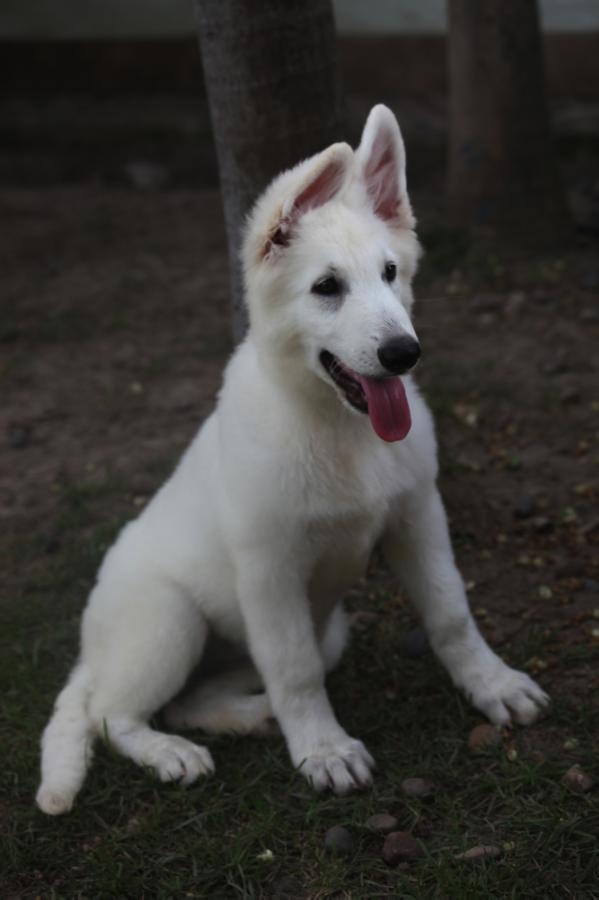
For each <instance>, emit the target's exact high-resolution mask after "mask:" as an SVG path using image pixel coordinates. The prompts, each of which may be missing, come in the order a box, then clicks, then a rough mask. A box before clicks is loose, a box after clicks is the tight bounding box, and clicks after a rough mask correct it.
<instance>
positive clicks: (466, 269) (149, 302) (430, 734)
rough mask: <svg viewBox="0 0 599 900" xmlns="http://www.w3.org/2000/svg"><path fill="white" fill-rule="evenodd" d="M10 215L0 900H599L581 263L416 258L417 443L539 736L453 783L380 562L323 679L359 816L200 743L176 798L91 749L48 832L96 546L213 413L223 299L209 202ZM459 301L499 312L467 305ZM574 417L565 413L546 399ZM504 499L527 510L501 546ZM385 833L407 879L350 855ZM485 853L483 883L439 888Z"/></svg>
mask: <svg viewBox="0 0 599 900" xmlns="http://www.w3.org/2000/svg"><path fill="white" fill-rule="evenodd" d="M57 198H58V199H57ZM0 199H1V198H0ZM8 202H9V208H11V209H12V208H13V207H16V209H17V211H18V210H22V212H23V215H22V216H21V217H20V218H19V216H14V223H15V224H14V228H12V229H8V230H7V234H6V239H7V240H8V241H9V245H8V250H7V259H8V260H10V261H11V266H12V268H11V269H10V271H8V270H7V273H6V282H7V286H8V290H7V296H10V297H11V298H12V299H11V304H10V305H11V310H10V315H9V318H7V321H6V322H5V323H1V324H0V341H1V342H2V345H3V349H4V350H5V351H6V353H5V355H6V358H7V361H6V364H3V366H2V367H0V387H1V388H2V392H3V393H2V396H3V402H4V403H5V405H6V417H7V421H8V423H9V425H11V424H12V426H13V429H14V428H16V429H17V432H18V431H19V429H21V438H20V439H19V440H17V441H16V442H13V444H12V445H11V444H10V442H9V441H8V439H6V440H5V441H4V442H3V443H2V442H0V462H2V464H3V472H4V471H7V472H8V473H14V474H13V475H12V477H10V476H9V477H7V478H6V479H5V478H4V475H3V479H2V481H0V512H1V513H2V515H3V516H4V518H3V519H2V522H3V524H4V523H6V527H5V528H3V529H2V530H1V531H0V566H1V568H2V573H3V585H2V596H1V597H0V687H1V689H0V745H1V746H2V749H3V751H4V765H3V767H2V770H1V771H0V873H1V879H0V880H1V884H2V890H1V893H2V896H3V897H9V898H17V897H19V898H29V897H31V898H33V897H41V898H44V900H45V898H71V897H113V896H115V897H135V898H137V897H144V896H145V897H164V898H171V897H174V896H176V897H179V896H190V897H198V898H207V897H209V898H221V897H222V898H227V900H228V898H235V897H239V898H271V897H272V898H274V897H293V898H302V897H306V898H307V897H310V898H329V897H330V898H333V897H334V898H352V900H353V898H355V900H362V898H384V897H390V898H391V897H392V898H397V897H401V898H422V897H439V898H455V900H471V898H476V900H478V898H481V900H487V898H515V900H516V898H517V900H520V898H524V897H525V898H534V897H538V898H543V900H545V898H555V900H568V898H572V900H592V898H598V897H599V890H598V888H597V884H599V855H598V854H597V852H596V843H597V835H598V834H599V806H598V800H597V788H596V787H595V789H594V790H592V791H590V792H589V793H587V794H584V795H575V794H572V793H569V792H568V791H567V790H566V789H565V788H564V787H563V786H562V785H561V783H560V782H561V777H562V775H563V774H564V772H565V771H566V770H567V769H568V768H569V767H570V766H572V765H573V764H575V763H578V764H579V765H581V766H582V768H583V769H585V770H586V771H588V772H589V774H591V775H592V776H594V777H595V780H596V782H597V780H598V775H599V772H598V759H597V747H598V745H599V703H598V697H599V675H598V670H599V641H598V640H597V639H595V638H594V637H593V631H594V629H595V628H596V627H598V626H599V621H598V620H597V619H596V618H595V617H594V616H595V610H596V609H597V608H599V595H598V589H597V585H598V584H599V528H598V527H597V526H596V517H597V511H596V510H597V505H596V504H597V496H598V491H599V488H598V487H597V460H598V459H599V457H598V455H597V453H598V446H599V445H598V443H597V440H598V435H599V432H598V430H597V429H598V421H599V419H598V415H599V405H598V403H597V396H596V371H595V370H594V368H593V366H594V365H596V364H595V363H594V360H596V347H597V340H598V335H597V320H596V318H593V316H594V310H595V307H596V298H595V296H594V294H592V293H591V291H590V290H589V289H588V287H585V285H588V284H589V283H590V282H592V276H593V274H594V272H595V271H596V265H597V263H596V259H597V256H596V247H592V246H590V245H589V246H588V247H581V248H580V249H579V251H577V252H576V253H571V254H570V255H568V256H567V257H566V258H565V262H564V261H563V260H561V259H560V258H557V257H556V258H552V257H550V256H547V258H542V257H541V256H538V257H537V256H535V255H529V256H526V258H524V259H523V254H520V258H519V259H516V261H515V262H512V261H510V260H507V261H505V260H502V259H499V258H498V256H497V254H495V253H491V252H489V250H488V248H484V249H483V250H478V249H477V247H472V246H470V245H469V244H467V242H465V239H464V236H463V235H461V234H459V233H457V232H452V231H449V230H443V229H440V230H439V229H438V230H437V231H436V232H435V231H433V230H429V233H428V234H426V232H425V233H424V243H425V244H426V245H427V246H428V247H429V249H430V253H429V261H428V263H425V267H424V268H423V274H422V277H421V281H420V284H419V289H418V294H419V296H421V297H423V300H422V301H421V303H420V306H417V307H416V309H417V328H418V330H419V332H420V333H421V335H422V339H423V345H424V348H425V353H424V357H423V363H422V367H421V369H420V371H419V382H420V383H421V384H422V387H423V390H424V391H425V393H426V396H427V398H429V400H430V402H431V404H432V406H433V408H434V411H435V413H436V417H437V424H438V430H439V435H440V439H441V450H442V454H441V462H442V466H441V472H442V482H443V483H442V488H443V493H444V496H445V498H446V501H447V505H448V509H449V512H450V517H451V525H452V531H453V536H454V545H455V548H456V553H457V555H458V559H459V564H460V567H461V569H462V571H463V573H464V576H465V579H466V581H467V582H468V584H469V590H470V597H471V601H472V606H473V608H474V609H475V611H476V612H477V615H478V618H479V621H480V623H481V627H482V629H483V630H484V632H485V634H486V635H487V637H488V638H489V640H490V642H491V643H492V644H493V646H495V647H497V648H498V650H499V651H500V652H501V653H502V655H504V656H505V657H506V658H507V659H508V660H509V661H510V662H512V663H513V664H516V665H518V666H524V667H525V668H526V669H527V670H528V671H530V672H532V673H533V674H536V677H538V678H539V680H540V681H541V683H542V684H543V686H544V687H545V688H547V689H548V690H549V691H550V693H551V695H552V697H553V700H554V704H553V707H552V709H551V711H550V713H549V714H548V716H547V717H546V719H545V720H543V721H542V722H540V723H539V724H537V725H535V726H534V727H532V728H530V729H527V730H524V729H515V730H514V731H513V732H510V733H508V732H506V733H505V734H504V735H503V739H502V742H501V744H500V745H499V746H497V747H495V748H493V749H492V750H489V751H487V752H485V753H484V754H482V755H480V756H472V755H471V754H470V752H469V751H468V747H467V739H468V734H469V732H470V730H471V728H472V727H473V726H474V725H475V724H477V723H478V722H480V721H481V720H480V717H479V716H477V714H476V713H475V712H474V711H473V710H472V709H471V708H470V707H469V706H468V704H467V703H466V702H465V701H464V700H463V699H462V698H461V697H460V696H459V695H458V693H457V692H456V691H455V690H454V689H453V688H452V686H451V685H450V684H449V683H448V680H447V678H446V676H445V674H444V673H443V672H442V671H441V669H440V667H439V666H438V665H437V664H436V663H435V661H434V660H433V659H432V657H430V656H422V657H420V658H418V659H410V658H407V657H405V656H402V654H401V652H400V649H399V648H400V647H401V637H402V635H404V634H405V632H406V631H407V630H409V629H411V628H413V627H414V620H413V617H412V614H411V611H410V608H409V606H408V605H407V604H406V602H405V600H404V598H403V597H402V596H401V595H400V594H398V592H397V588H396V587H395V585H394V584H393V583H392V582H391V581H390V579H389V578H388V576H387V575H386V573H385V572H384V571H383V570H382V569H381V567H380V565H379V564H378V563H377V562H376V561H375V564H374V566H373V567H372V571H371V573H370V576H369V578H368V580H367V582H365V583H363V584H362V585H360V586H359V587H358V589H357V590H355V591H354V592H353V593H352V595H351V596H350V598H349V604H350V606H351V608H352V609H353V610H356V611H368V613H369V614H370V615H369V616H368V617H362V618H361V619H357V620H356V628H355V633H354V639H353V642H352V645H351V648H350V650H349V652H348V654H347V657H346V658H345V659H344V661H343V664H342V666H341V667H340V669H339V671H338V672H336V673H335V675H334V676H333V677H332V678H331V679H330V691H331V696H332V699H333V702H334V705H335V708H336V710H337V711H338V714H339V718H340V720H341V722H342V723H343V724H344V725H345V726H346V727H347V729H348V730H349V731H350V733H352V734H353V735H355V736H356V737H360V738H362V739H363V740H364V741H365V742H366V744H367V745H368V747H369V749H370V750H371V752H372V753H373V754H374V756H375V757H376V759H377V762H378V771H377V775H376V780H375V784H374V787H373V789H372V790H371V791H369V792H367V793H364V794H361V795H358V796H353V797H348V798H343V799H340V798H335V797H331V796H316V795H315V794H314V793H313V792H312V791H311V790H310V788H309V787H308V786H307V784H305V782H304V781H303V779H302V778H301V777H300V776H299V775H297V774H296V773H295V772H293V770H292V768H291V765H290V762H289V760H288V758H287V753H286V750H285V747H284V745H283V742H282V740H281V739H276V738H275V739H272V740H269V741H259V740H252V739H210V740H209V741H208V743H209V744H210V747H211V750H212V752H213V755H214V758H215V761H216V766H217V769H216V774H215V775H214V777H212V778H210V779H209V780H205V781H201V782H199V783H197V784H196V785H193V786H192V787H191V788H190V789H189V790H183V789H182V788H180V787H178V786H176V785H171V786H168V785H161V784H159V783H156V782H155V781H154V780H153V779H152V778H151V776H150V775H149V774H148V773H146V772H144V771H143V770H141V769H139V768H137V767H135V766H134V765H133V764H132V763H129V762H128V761H127V760H124V759H122V758H120V757H117V756H115V755H114V754H113V753H111V752H110V751H109V750H108V749H107V748H105V747H103V746H98V749H97V754H96V760H95V763H94V766H93V768H92V770H91V772H90V774H89V777H88V779H87V781H86V784H85V786H84V789H83V791H82V793H81V795H80V797H79V799H78V803H77V805H76V807H75V809H74V811H73V812H72V813H71V814H70V815H68V816H66V817H63V818H59V819H50V818H47V817H44V816H43V815H42V814H41V813H40V812H38V811H37V809H36V808H35V807H34V804H33V797H34V794H35V791H36V787H37V780H38V767H39V755H38V742H39V736H40V734H41V731H42V729H43V727H44V724H45V722H46V721H47V718H48V715H49V713H50V710H51V707H52V703H53V701H54V698H55V696H56V693H57V691H58V690H59V688H60V687H61V685H62V683H63V681H64V679H65V677H66V675H67V673H68V671H69V669H70V667H71V665H72V663H73V661H74V659H75V656H76V653H77V641H78V621H79V615H80V612H81V609H82V607H83V604H84V602H85V598H86V595H87V593H88V591H89V588H90V586H91V584H92V581H93V578H94V575H95V571H96V569H97V566H98V564H99V562H100V560H101V558H102V555H103V553H104V551H105V549H106V547H107V546H108V545H109V543H110V542H111V541H112V539H113V537H114V535H115V534H116V532H117V531H118V529H119V527H120V526H121V524H122V523H123V522H124V521H126V520H127V519H128V518H130V516H131V515H132V514H134V513H135V511H136V509H137V508H138V505H139V504H141V503H143V498H144V497H147V496H149V495H150V494H151V493H152V491H153V489H154V488H155V487H156V486H157V485H158V484H159V483H160V482H161V481H162V480H163V478H164V477H165V475H166V474H167V473H168V471H169V470H170V468H171V466H172V463H173V460H174V458H175V457H176V455H177V452H178V450H179V449H180V448H181V447H182V446H184V445H185V443H186V441H187V440H188V438H189V435H190V434H191V433H192V432H193V430H194V428H195V426H196V422H197V421H198V420H199V419H200V418H201V416H202V415H203V414H205V413H206V411H207V410H208V409H209V408H210V406H211V404H212V397H213V396H214V393H215V391H216V390H217V388H218V384H219V382H220V372H221V368H222V364H223V360H224V356H225V355H226V350H227V347H228V338H227V335H228V331H227V313H226V308H227V307H226V292H227V288H226V277H227V276H226V272H227V270H226V264H225V258H224V252H223V251H222V247H221V249H220V250H219V249H218V248H216V249H215V245H214V243H210V242H211V241H212V242H214V240H216V238H213V237H212V232H213V229H214V217H215V214H216V213H215V210H216V209H217V208H218V205H219V201H218V197H217V195H216V194H214V195H212V197H211V199H210V197H206V196H204V195H201V194H198V195H197V196H196V195H194V196H193V197H191V196H190V195H189V194H186V193H185V192H182V193H181V194H174V193H169V192H166V193H159V192H155V193H152V194H151V195H145V194H142V193H138V194H131V193H124V194H122V195H121V194H118V193H116V194H114V193H110V192H102V193H101V195H97V194H95V193H91V194H90V193H89V192H87V191H84V190H82V191H81V192H72V191H71V192H68V193H67V194H65V195H64V196H63V197H62V199H61V197H60V196H59V195H56V196H55V194H54V192H51V193H50V195H49V196H44V195H39V194H34V193H26V194H24V195H20V194H18V193H14V194H11V196H10V197H9V198H8ZM5 203H6V198H5ZM202 217H204V218H203V219H202ZM98 222H101V223H103V224H102V229H100V231H98ZM19 223H20V224H19ZM140 223H143V229H142V230H141V231H140ZM27 229H30V231H31V230H33V238H34V239H35V241H38V242H39V246H40V247H47V246H50V247H53V248H56V259H55V265H56V267H57V271H59V272H65V273H69V272H75V273H78V274H77V278H78V280H77V282H76V284H75V287H76V290H75V289H73V290H69V291H67V290H65V282H64V281H62V280H61V279H59V278H49V276H48V269H47V264H46V261H45V256H44V254H43V253H40V252H38V251H37V249H35V248H37V247H38V244H33V245H32V237H31V234H30V233H29V231H28V230H27ZM218 240H220V241H221V243H222V240H221V238H218ZM11 242H12V243H11ZM32 246H33V247H34V249H35V252H33V251H32V250H31V247H32ZM219 246H220V244H219ZM219 254H220V255H219ZM81 259H85V261H86V265H85V271H83V270H82V268H81ZM10 272H12V273H13V274H12V275H10ZM22 272H26V273H27V277H26V278H24V277H23V275H22ZM131 273H133V274H131ZM198 273H200V274H199V275H198ZM133 276H135V278H137V279H141V280H140V281H139V282H138V289H135V285H134V284H132V283H131V280H130V279H131V278H132V277H133ZM175 276H176V277H175ZM200 276H201V277H200ZM65 277H66V276H65ZM128 279H129V280H128ZM69 284H71V282H69V281H68V280H67V286H68V285H69ZM98 286H100V288H101V303H100V302H98V296H99V294H98V291H99V288H98ZM477 292H482V293H483V294H484V293H488V292H490V293H491V294H492V295H494V296H495V301H493V296H492V297H491V300H490V301H489V298H488V297H487V298H486V299H485V298H484V297H483V300H484V302H482V303H481V300H480V297H479V298H478V301H477V302H474V301H473V297H474V299H475V300H476V294H477ZM522 294H524V299H522V296H521V295H522ZM166 301H168V302H166ZM493 304H494V305H493ZM133 387H134V388H135V390H133ZM572 388H575V389H576V391H578V397H577V398H576V396H574V400H572V393H570V395H569V396H570V400H567V399H566V400H564V392H566V395H567V391H568V390H570V392H571V389H572ZM196 392H197V395H196ZM3 434H4V436H5V438H6V434H5V433H4V432H3ZM22 435H25V437H22ZM17 445H18V446H17ZM523 497H529V498H531V500H532V501H533V506H534V511H533V512H532V514H531V516H530V517H529V518H524V519H522V520H521V519H519V518H517V517H515V516H514V510H515V508H516V506H517V505H518V503H519V501H520V500H521V499H522V498H523ZM566 511H567V515H566ZM572 513H573V515H572ZM9 516H10V518H9ZM538 517H541V519H544V520H545V522H546V525H539V524H538V522H537V519H538ZM547 523H548V524H547ZM541 589H543V590H542V594H541ZM197 737H198V739H200V736H199V735H198V736H197ZM410 776H422V777H426V778H429V779H431V780H432V781H433V782H434V784H435V787H436V791H435V794H434V797H433V799H430V800H407V799H406V798H404V797H403V795H402V791H401V782H402V780H403V779H404V778H406V777H410ZM379 812H389V813H392V814H394V815H396V816H397V818H398V820H399V827H400V828H402V829H406V830H410V831H412V832H413V834H414V835H415V836H416V837H417V838H418V839H419V840H420V841H421V842H422V845H423V848H424V850H425V855H424V857H423V858H422V859H420V860H419V861H417V862H414V863H411V864H409V865H408V866H406V867H404V868H401V867H398V868H396V869H394V868H389V867H388V866H387V865H386V864H385V863H384V862H383V860H382V858H381V847H382V838H381V837H380V836H377V835H375V834H372V833H370V832H369V831H368V830H367V828H366V826H365V822H366V820H367V818H368V817H369V816H370V815H372V814H374V813H379ZM337 824H339V825H344V826H346V827H347V828H349V829H350V831H351V833H352V835H353V838H354V848H353V852H352V854H351V855H350V856H348V857H344V858H335V857H331V856H330V855H328V854H326V853H325V852H324V849H323V839H324V834H325V832H326V830H327V828H329V827H330V826H332V825H337ZM478 844H495V845H497V846H499V847H500V848H501V855H500V856H499V857H498V858H496V859H491V860H488V861H486V862H481V863H478V864H473V863H470V864H468V863H464V862H460V861H458V860H456V859H455V857H456V854H457V853H460V852H461V851H464V850H467V849H468V848H470V847H473V846H475V845H478ZM267 850H268V851H271V853H272V858H271V859H268V858H267V859H265V858H264V853H265V851H267Z"/></svg>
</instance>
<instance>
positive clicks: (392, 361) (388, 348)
mask: <svg viewBox="0 0 599 900" xmlns="http://www.w3.org/2000/svg"><path fill="white" fill-rule="evenodd" d="M419 356H420V344H419V343H418V341H417V340H415V339H414V338H413V337H410V336H409V334H404V335H402V336H401V337H396V338H391V340H390V341H387V343H386V344H383V346H382V347H379V349H378V357H379V359H380V361H381V364H382V365H383V366H384V367H385V368H386V369H387V371H388V372H393V374H394V375H403V374H404V373H405V372H407V371H408V370H409V369H411V368H412V366H415V365H416V363H417V362H418V358H419Z"/></svg>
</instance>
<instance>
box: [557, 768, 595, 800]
mask: <svg viewBox="0 0 599 900" xmlns="http://www.w3.org/2000/svg"><path fill="white" fill-rule="evenodd" d="M561 782H562V784H563V786H564V787H565V788H568V790H569V791H574V793H576V794H584V793H585V792H586V791H590V789H591V788H592V787H593V784H594V782H593V779H592V778H591V776H590V775H587V773H586V772H583V770H582V769H581V768H580V766H572V768H571V769H568V771H567V772H566V774H565V775H563V776H562V779H561Z"/></svg>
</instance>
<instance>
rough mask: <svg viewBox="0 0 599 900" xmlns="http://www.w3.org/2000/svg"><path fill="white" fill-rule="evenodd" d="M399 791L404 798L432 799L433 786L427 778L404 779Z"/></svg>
mask: <svg viewBox="0 0 599 900" xmlns="http://www.w3.org/2000/svg"><path fill="white" fill-rule="evenodd" d="M401 789H402V791H403V792H404V794H405V795H406V797H420V798H425V797H432V795H433V794H434V793H435V785H434V784H433V783H432V781H429V780H428V779H427V778H404V780H403V781H402V783H401Z"/></svg>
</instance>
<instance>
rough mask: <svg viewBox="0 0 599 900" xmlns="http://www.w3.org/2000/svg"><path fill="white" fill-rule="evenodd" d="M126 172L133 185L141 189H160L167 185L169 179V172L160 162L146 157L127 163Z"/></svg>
mask: <svg viewBox="0 0 599 900" xmlns="http://www.w3.org/2000/svg"><path fill="white" fill-rule="evenodd" d="M125 173H126V174H127V177H128V178H129V180H130V182H131V184H132V185H133V187H135V188H137V189H138V190H140V191H152V190H159V189H160V188H163V187H165V185H166V184H167V182H168V180H169V172H168V169H166V168H165V167H164V166H161V165H160V163H153V162H149V161H147V160H144V159H140V160H134V161H133V162H130V163H127V165H126V166H125Z"/></svg>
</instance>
